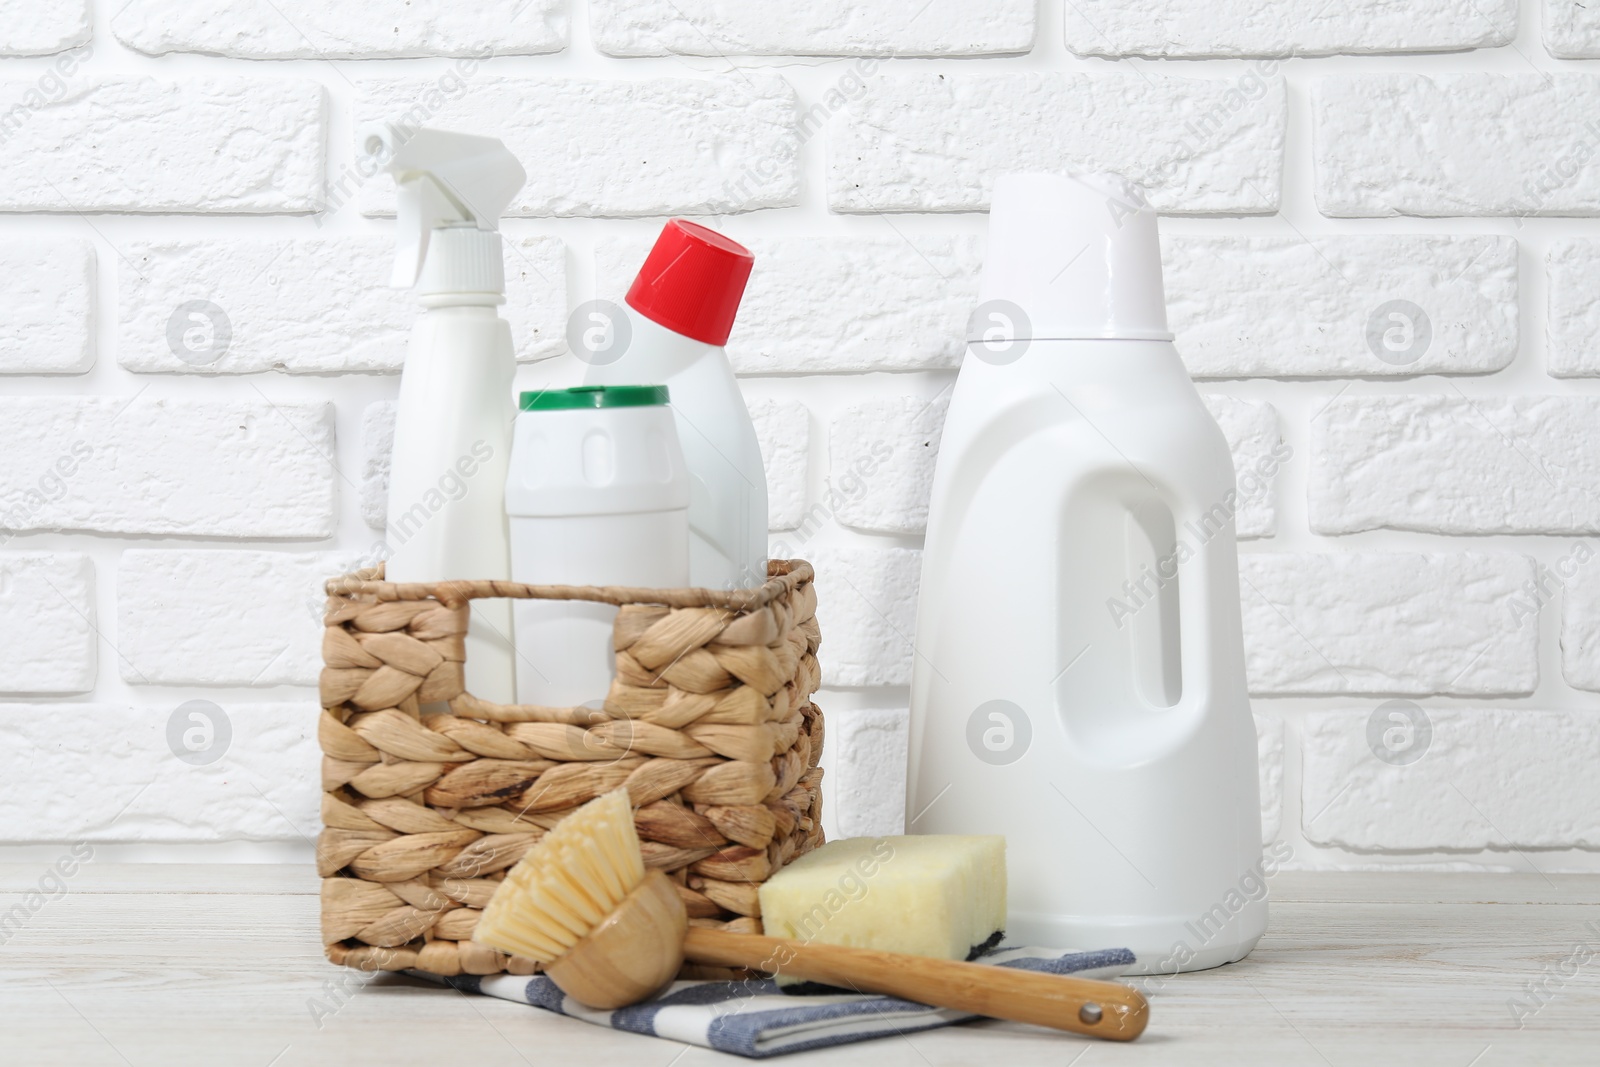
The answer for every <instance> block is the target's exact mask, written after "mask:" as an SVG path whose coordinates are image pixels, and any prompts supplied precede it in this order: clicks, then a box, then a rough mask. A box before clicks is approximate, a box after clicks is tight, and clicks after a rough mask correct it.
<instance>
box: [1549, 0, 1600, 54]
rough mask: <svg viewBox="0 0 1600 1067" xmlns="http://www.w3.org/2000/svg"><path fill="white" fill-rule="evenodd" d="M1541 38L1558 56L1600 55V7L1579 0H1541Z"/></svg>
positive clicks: (1551, 51) (1552, 52)
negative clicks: (1542, 31)
mask: <svg viewBox="0 0 1600 1067" xmlns="http://www.w3.org/2000/svg"><path fill="white" fill-rule="evenodd" d="M1544 41H1545V47H1546V48H1548V49H1549V50H1550V54H1551V55H1553V56H1557V57H1559V58H1561V59H1593V58H1595V57H1596V56H1600V11H1596V10H1595V9H1594V8H1593V7H1591V6H1589V5H1588V4H1585V3H1582V2H1580V0H1544Z"/></svg>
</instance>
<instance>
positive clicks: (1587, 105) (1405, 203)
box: [1312, 73, 1600, 218]
mask: <svg viewBox="0 0 1600 1067" xmlns="http://www.w3.org/2000/svg"><path fill="white" fill-rule="evenodd" d="M1597 108H1600V77H1595V76H1594V75H1591V74H1546V73H1539V74H1433V75H1423V74H1359V75H1349V76H1338V77H1331V78H1325V79H1323V80H1322V81H1320V82H1319V83H1318V84H1317V86H1316V88H1315V90H1314V92H1313V95H1312V109H1313V111H1314V113H1315V130H1314V133H1313V139H1314V141H1315V145H1316V168H1317V206H1318V207H1319V208H1321V209H1322V211H1323V213H1324V214H1328V215H1345V216H1351V217H1356V218H1365V217H1382V216H1385V215H1513V216H1524V215H1595V214H1600V172H1597V171H1596V170H1595V168H1593V167H1585V166H1584V163H1585V162H1586V161H1587V160H1588V159H1589V158H1590V157H1591V156H1592V155H1593V154H1594V152H1595V150H1596V148H1597V147H1600V134H1597V133H1596V132H1594V131H1593V130H1587V131H1586V130H1583V129H1581V128H1579V127H1578V125H1577V124H1575V123H1574V122H1573V121H1572V117H1573V116H1575V115H1592V114H1594V113H1595V112H1596V109H1597ZM1491 161H1492V162H1491Z"/></svg>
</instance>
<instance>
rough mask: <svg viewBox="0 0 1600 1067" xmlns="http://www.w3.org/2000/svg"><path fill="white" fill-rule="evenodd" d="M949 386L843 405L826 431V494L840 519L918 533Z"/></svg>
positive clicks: (859, 527)
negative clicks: (933, 393)
mask: <svg viewBox="0 0 1600 1067" xmlns="http://www.w3.org/2000/svg"><path fill="white" fill-rule="evenodd" d="M949 406H950V395H949V392H948V391H945V392H941V393H940V394H939V395H938V396H934V397H921V396H903V397H899V398H897V399H895V400H887V401H885V400H878V401H872V402H869V403H865V404H855V405H852V406H850V407H848V408H846V409H845V410H844V411H843V412H842V413H840V414H839V415H838V416H837V417H836V418H835V419H834V420H833V428H832V429H831V430H830V431H829V435H828V494H829V496H828V500H829V503H830V504H832V506H833V516H834V519H835V520H836V521H837V522H838V523H839V524H840V525H842V526H850V527H854V528H855V529H857V530H869V531H873V532H876V533H891V534H920V533H922V532H923V530H924V529H926V528H927V525H928V497H929V495H930V494H931V493H932V491H933V466H934V459H935V458H936V457H937V456H938V454H939V437H940V434H941V433H942V432H943V431H944V414H945V411H946V410H947V409H948V408H949Z"/></svg>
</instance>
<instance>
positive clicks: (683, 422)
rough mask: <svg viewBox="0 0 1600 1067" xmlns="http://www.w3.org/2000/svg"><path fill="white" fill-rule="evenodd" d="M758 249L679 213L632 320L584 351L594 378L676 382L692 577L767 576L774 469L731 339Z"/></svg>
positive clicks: (666, 230)
mask: <svg viewBox="0 0 1600 1067" xmlns="http://www.w3.org/2000/svg"><path fill="white" fill-rule="evenodd" d="M754 263H755V257H754V256H752V255H751V254H750V252H749V250H748V249H746V248H745V247H744V246H743V245H741V244H739V243H738V242H736V241H733V240H730V239H729V238H727V237H724V236H723V235H722V234H720V233H718V232H716V231H715V230H712V229H710V228H708V227H705V226H702V225H700V224H699V223H697V222H690V221H689V220H688V219H672V220H670V221H669V222H668V223H667V224H666V226H664V227H662V230H661V234H660V236H658V237H657V238H656V243H655V246H654V247H653V248H651V250H650V255H649V256H648V257H646V259H645V261H644V265H643V266H642V267H640V268H639V275H638V277H637V278H635V279H634V282H633V286H632V287H631V288H630V289H629V290H628V296H627V302H628V311H626V312H624V314H625V315H626V316H627V321H626V323H623V324H618V323H603V324H599V325H601V326H604V327H607V328H608V330H607V332H608V333H609V334H610V337H609V344H608V346H607V347H606V348H605V349H604V350H603V351H600V352H591V353H589V354H588V355H587V356H586V357H585V358H586V360H587V362H588V363H589V370H588V372H587V373H586V375H585V377H584V382H585V383H586V384H590V385H665V386H667V387H668V389H669V390H670V391H671V393H672V413H673V417H674V421H675V422H676V423H677V427H678V439H679V441H680V442H682V445H683V456H684V460H685V462H686V463H687V464H688V467H689V486H690V497H689V584H691V585H696V586H704V587H707V588H711V589H736V588H742V587H746V586H753V585H760V584H761V583H762V582H765V581H766V580H767V476H766V470H765V468H764V467H763V466H762V464H761V445H760V442H758V441H757V440H756V430H755V426H754V425H753V424H752V423H751V421H750V410H749V408H747V407H746V406H745V403H744V395H743V394H742V393H741V392H740V391H739V383H738V381H737V380H736V379H735V378H734V376H733V367H732V366H731V365H730V364H729V362H728V354H727V353H726V352H724V351H723V348H722V346H723V344H724V343H726V341H727V340H728V334H729V333H730V332H731V331H732V330H733V320H734V316H735V314H737V312H738V310H739V300H740V298H741V297H743V296H744V287H745V282H746V281H748V280H749V277H750V269H751V267H752V266H753V265H754Z"/></svg>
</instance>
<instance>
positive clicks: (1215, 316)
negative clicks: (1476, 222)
mask: <svg viewBox="0 0 1600 1067" xmlns="http://www.w3.org/2000/svg"><path fill="white" fill-rule="evenodd" d="M1164 252H1165V254H1164V256H1163V260H1164V263H1163V266H1164V268H1165V271H1166V282H1167V313H1168V315H1169V316H1170V317H1171V325H1172V332H1173V333H1174V334H1176V335H1177V343H1178V350H1179V351H1181V352H1182V353H1183V358H1184V361H1185V362H1186V363H1187V364H1188V365H1189V370H1190V372H1191V373H1192V374H1194V375H1195V376H1196V377H1201V378H1249V377H1262V378H1309V377H1322V376H1327V377H1350V376H1356V375H1360V376H1363V377H1369V376H1371V377H1375V376H1378V375H1414V374H1485V373H1488V372H1491V371H1497V370H1500V369H1501V368H1503V367H1505V366H1506V365H1508V364H1509V363H1510V362H1511V360H1512V358H1513V357H1514V356H1515V355H1516V353H1517V243H1516V241H1515V240H1514V239H1512V238H1510V237H1447V236H1419V237H1413V236H1403V237H1401V236H1396V237H1333V238H1319V239H1316V240H1314V241H1313V240H1307V239H1304V238H1300V237H1296V236H1290V237H1227V236H1221V237H1190V236H1174V237H1169V238H1168V239H1167V241H1166V245H1165V249H1164ZM1401 302H1404V303H1401ZM1405 304H1410V305H1411V307H1406V306H1405ZM1396 314H1400V315H1402V316H1404V318H1402V319H1396V318H1394V317H1393V316H1394V315H1396ZM1393 330H1398V331H1399V332H1398V333H1391V331H1393Z"/></svg>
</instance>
